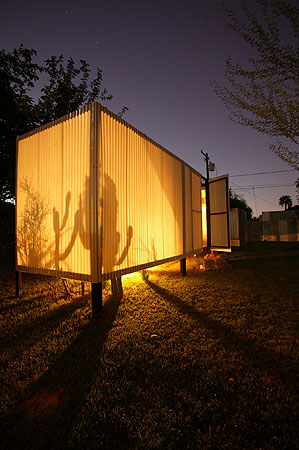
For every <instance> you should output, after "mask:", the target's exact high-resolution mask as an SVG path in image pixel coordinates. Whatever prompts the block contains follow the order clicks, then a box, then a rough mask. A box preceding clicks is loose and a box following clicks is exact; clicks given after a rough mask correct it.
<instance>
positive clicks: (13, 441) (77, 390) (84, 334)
mask: <svg viewBox="0 0 299 450" xmlns="http://www.w3.org/2000/svg"><path fill="white" fill-rule="evenodd" d="M120 301H121V300H120V298H119V297H114V296H111V297H110V298H109V299H108V300H107V301H106V303H105V304H104V308H103V312H102V314H101V316H100V317H99V318H98V319H97V320H96V321H94V320H90V321H89V322H88V324H87V325H86V326H85V327H84V329H83V330H82V331H81V332H80V334H79V335H78V336H77V338H76V339H75V340H74V341H73V342H72V343H71V345H70V346H69V347H68V348H67V349H66V351H65V352H64V353H63V354H62V355H61V357H60V358H59V359H58V360H57V361H56V362H55V363H54V364H53V366H52V367H49V369H48V371H47V372H46V373H45V374H44V375H43V376H42V377H41V378H40V379H38V380H37V381H36V382H34V383H33V384H31V385H30V387H29V389H28V392H27V394H26V395H25V396H24V398H22V399H21V400H20V402H19V404H18V405H17V407H16V408H15V409H14V410H13V411H12V413H11V414H10V415H9V416H8V417H7V418H6V420H5V423H4V427H3V430H5V433H4V435H2V442H3V443H4V447H5V448H7V449H11V448H22V449H27V448H28V449H29V448H30V449H32V448H49V449H53V448H66V447H67V441H66V439H67V435H68V431H69V430H70V428H71V426H72V423H73V421H74V420H75V418H76V417H77V416H78V415H80V411H81V409H82V408H83V406H84V403H85V401H86V397H87V395H88V393H89V392H90V390H91V388H92V385H93V380H94V379H95V377H96V374H97V373H98V372H99V371H101V367H103V365H104V364H105V361H104V360H103V348H104V345H105V342H106V340H107V337H108V334H109V331H110V329H111V328H112V326H113V322H114V320H115V318H116V315H117V311H118V308H119V305H120ZM20 430H21V431H22V435H20Z"/></svg>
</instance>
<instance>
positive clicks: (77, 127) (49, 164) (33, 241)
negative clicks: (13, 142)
mask: <svg viewBox="0 0 299 450" xmlns="http://www.w3.org/2000/svg"><path fill="white" fill-rule="evenodd" d="M90 114H91V112H90V111H89V110H87V109H85V110H83V111H82V113H78V114H77V115H74V116H73V117H70V118H69V119H68V120H67V119H66V118H63V120H62V121H60V122H57V123H55V125H53V126H49V127H44V128H43V129H41V130H40V131H39V132H37V133H36V132H35V133H34V134H32V135H28V136H25V137H22V138H21V139H20V140H19V141H18V166H17V226H16V241H17V252H16V253H17V254H16V258H17V268H18V269H19V270H22V271H30V272H37V273H45V274H53V273H55V274H56V275H58V276H59V275H65V276H73V275H74V274H75V275H76V278H78V277H79V278H83V279H85V278H86V279H89V277H90V275H91V248H92V236H93V233H92V232H91V231H92V230H91V220H90V217H91V204H90V186H91V183H90V166H91V157H90V155H91V153H90Z"/></svg>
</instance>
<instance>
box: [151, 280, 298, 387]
mask: <svg viewBox="0 0 299 450" xmlns="http://www.w3.org/2000/svg"><path fill="white" fill-rule="evenodd" d="M145 281H146V283H147V284H148V286H149V287H150V288H151V289H153V290H154V291H155V292H156V293H157V294H158V295H159V296H160V297H161V298H162V299H163V300H166V301H167V302H168V303H169V304H170V305H172V306H173V307H175V308H176V309H177V310H178V311H179V312H180V313H181V314H183V315H186V316H189V317H190V318H191V319H192V320H193V321H194V322H195V323H197V324H198V326H200V327H203V328H205V329H206V330H207V331H208V332H210V333H211V334H212V336H213V337H214V338H215V340H217V345H219V344H220V345H223V346H224V347H226V348H227V349H228V350H230V349H232V350H233V351H237V352H238V353H239V354H241V355H242V356H244V357H245V358H246V359H247V360H249V361H250V363H251V364H252V366H253V367H256V368H258V369H259V370H262V371H265V370H266V371H267V372H269V373H270V375H272V376H274V377H275V378H277V379H278V380H280V381H281V382H282V384H284V383H285V382H286V380H287V379H290V377H286V376H285V374H286V372H289V371H290V370H293V371H294V372H295V371H296V372H297V370H298V364H297V362H296V360H295V359H293V358H292V357H291V356H285V355H283V354H281V353H278V352H276V351H274V350H270V349H268V348H266V347H264V346H262V345H260V344H258V343H256V342H253V341H252V340H250V339H248V338H247V337H245V336H242V335H241V334H239V333H238V332H237V331H235V330H234V329H233V328H232V327H230V326H228V325H225V324H223V323H222V322H221V321H220V320H216V319H213V318H211V317H210V316H209V315H208V314H206V313H204V312H202V311H198V310H197V309H196V308H194V307H193V306H191V305H188V304H187V303H185V302H184V301H182V300H181V299H180V298H179V297H177V296H176V295H174V294H173V293H172V292H169V291H168V290H166V289H164V288H163V287H161V286H158V285H157V284H156V283H153V282H152V281H151V280H149V279H145ZM296 367H297V368H296Z"/></svg>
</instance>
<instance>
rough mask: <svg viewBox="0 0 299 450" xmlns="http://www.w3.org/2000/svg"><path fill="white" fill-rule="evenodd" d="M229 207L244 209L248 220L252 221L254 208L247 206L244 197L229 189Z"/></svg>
mask: <svg viewBox="0 0 299 450" xmlns="http://www.w3.org/2000/svg"><path fill="white" fill-rule="evenodd" d="M229 207H230V208H240V209H243V210H244V211H246V213H247V220H251V219H252V208H250V206H248V205H247V202H246V200H245V198H244V197H242V196H241V195H237V194H236V193H235V192H234V191H233V190H232V189H231V188H229Z"/></svg>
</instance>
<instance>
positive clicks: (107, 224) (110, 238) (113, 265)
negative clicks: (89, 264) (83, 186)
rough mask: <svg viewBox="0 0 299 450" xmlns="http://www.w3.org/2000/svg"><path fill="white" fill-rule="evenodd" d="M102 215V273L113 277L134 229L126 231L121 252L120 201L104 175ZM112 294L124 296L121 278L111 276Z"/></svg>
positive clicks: (124, 256) (125, 255)
mask: <svg viewBox="0 0 299 450" xmlns="http://www.w3.org/2000/svg"><path fill="white" fill-rule="evenodd" d="M100 205H101V208H102V213H101V232H100V235H101V250H102V253H101V261H102V273H103V274H107V275H108V276H109V274H111V275H112V273H113V271H114V270H117V268H118V267H119V266H120V265H121V264H122V263H123V262H124V260H125V259H126V257H127V255H128V252H129V248H130V246H131V242H132V236H133V228H132V227H131V226H130V225H129V226H128V227H127V230H126V242H125V245H124V247H123V249H122V251H121V254H120V256H119V257H118V254H119V251H120V242H121V234H120V233H119V231H118V230H117V217H118V200H117V192H116V186H115V183H114V182H113V180H112V179H111V178H110V177H109V176H108V175H107V174H105V175H104V185H103V191H102V197H101V200H100ZM111 288H112V293H113V294H117V295H122V285H121V278H120V276H118V277H114V276H111Z"/></svg>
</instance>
